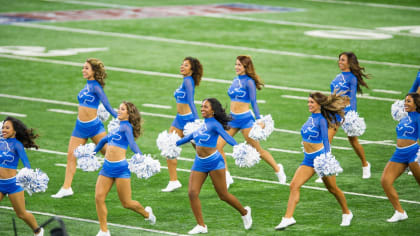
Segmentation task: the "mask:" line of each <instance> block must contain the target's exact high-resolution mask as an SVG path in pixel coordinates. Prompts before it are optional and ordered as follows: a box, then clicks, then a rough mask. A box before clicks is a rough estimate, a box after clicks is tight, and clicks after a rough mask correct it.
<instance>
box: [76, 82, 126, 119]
mask: <svg viewBox="0 0 420 236" xmlns="http://www.w3.org/2000/svg"><path fill="white" fill-rule="evenodd" d="M77 100H79V106H83V107H89V108H95V109H98V106H99V102H102V104H104V107H105V109H106V110H107V111H108V112H109V113H111V115H112V116H113V117H115V118H116V117H117V115H118V114H117V112H116V111H114V109H112V107H111V105H110V104H109V102H108V98H107V97H106V95H105V93H104V90H103V89H102V86H101V85H100V84H99V82H98V81H96V80H87V83H86V85H85V87H84V88H83V89H82V90H80V92H79V95H78V96H77Z"/></svg>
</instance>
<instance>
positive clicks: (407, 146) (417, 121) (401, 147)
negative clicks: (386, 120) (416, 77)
mask: <svg viewBox="0 0 420 236" xmlns="http://www.w3.org/2000/svg"><path fill="white" fill-rule="evenodd" d="M404 108H405V111H406V112H407V113H408V115H407V116H406V117H404V118H402V119H401V120H400V123H399V124H398V125H397V127H396V132H397V148H396V150H395V152H394V155H392V157H391V159H390V160H389V162H388V163H387V164H386V166H385V169H384V172H383V173H382V177H381V184H382V187H383V188H384V191H385V194H386V196H387V197H388V199H389V201H390V202H391V204H392V206H393V207H394V209H395V213H394V215H393V216H392V217H391V218H389V219H387V221H388V222H397V221H401V220H405V219H407V218H408V216H407V213H406V212H405V211H404V209H403V208H402V207H401V204H400V201H399V198H398V193H397V191H396V190H395V188H394V186H393V184H394V181H395V180H396V179H397V178H398V177H399V176H400V175H401V174H402V173H403V172H404V171H405V169H406V168H407V167H410V170H411V172H412V173H413V175H414V178H415V179H416V181H417V183H418V184H419V185H420V165H419V163H420V160H417V161H416V157H417V152H418V149H419V145H418V144H417V141H418V139H419V138H420V114H419V112H420V95H419V94H418V93H415V92H412V93H409V94H408V95H407V96H406V97H405V104H404Z"/></svg>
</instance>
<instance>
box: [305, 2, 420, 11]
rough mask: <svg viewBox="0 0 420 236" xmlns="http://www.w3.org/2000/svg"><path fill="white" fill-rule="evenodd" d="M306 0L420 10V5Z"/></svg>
mask: <svg viewBox="0 0 420 236" xmlns="http://www.w3.org/2000/svg"><path fill="white" fill-rule="evenodd" d="M306 1H311V2H325V3H338V4H346V5H360V6H368V7H381V8H392V9H400V10H412V11H420V7H410V6H401V5H391V4H379V3H369V2H350V1H334V0H306Z"/></svg>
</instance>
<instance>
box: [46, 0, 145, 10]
mask: <svg viewBox="0 0 420 236" xmlns="http://www.w3.org/2000/svg"><path fill="white" fill-rule="evenodd" d="M42 1H45V2H59V3H66V4H76V5H87V6H98V7H111V8H127V9H131V8H140V7H135V6H127V5H120V4H109V3H102V2H86V1H60V0H42Z"/></svg>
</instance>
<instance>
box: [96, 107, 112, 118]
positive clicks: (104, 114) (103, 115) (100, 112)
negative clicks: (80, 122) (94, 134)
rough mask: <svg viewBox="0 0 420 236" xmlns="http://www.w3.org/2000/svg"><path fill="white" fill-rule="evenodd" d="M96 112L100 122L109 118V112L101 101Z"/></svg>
mask: <svg viewBox="0 0 420 236" xmlns="http://www.w3.org/2000/svg"><path fill="white" fill-rule="evenodd" d="M96 113H97V116H98V118H99V119H100V120H101V121H102V122H105V121H107V120H108V118H109V115H110V114H109V112H108V111H107V110H106V109H105V107H104V105H103V104H102V103H101V104H100V105H99V107H98V110H97V112H96Z"/></svg>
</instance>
